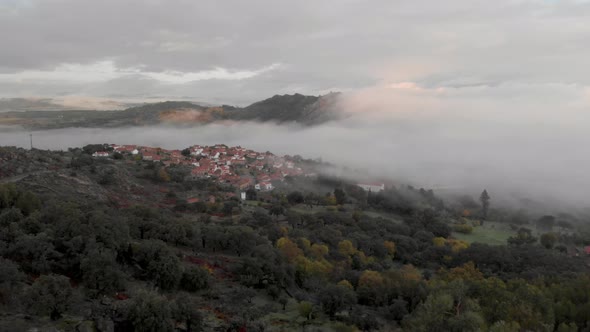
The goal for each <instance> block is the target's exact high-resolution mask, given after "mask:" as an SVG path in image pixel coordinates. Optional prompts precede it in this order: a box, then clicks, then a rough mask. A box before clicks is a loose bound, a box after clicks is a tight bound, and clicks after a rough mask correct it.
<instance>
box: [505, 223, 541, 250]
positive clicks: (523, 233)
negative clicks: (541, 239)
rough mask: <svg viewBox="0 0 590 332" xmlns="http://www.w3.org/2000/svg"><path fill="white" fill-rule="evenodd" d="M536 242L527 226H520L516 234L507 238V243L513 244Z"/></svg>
mask: <svg viewBox="0 0 590 332" xmlns="http://www.w3.org/2000/svg"><path fill="white" fill-rule="evenodd" d="M535 242H537V238H536V237H534V236H533V234H532V232H531V230H530V229H528V228H524V227H521V228H519V229H518V231H517V232H516V236H511V237H509V238H508V244H510V245H513V246H521V245H528V244H533V243H535Z"/></svg>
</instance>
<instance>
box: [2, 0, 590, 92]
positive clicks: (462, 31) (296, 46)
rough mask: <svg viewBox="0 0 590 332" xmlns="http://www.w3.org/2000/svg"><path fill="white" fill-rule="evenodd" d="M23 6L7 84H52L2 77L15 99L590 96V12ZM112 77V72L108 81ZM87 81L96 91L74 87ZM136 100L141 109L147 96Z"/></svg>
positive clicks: (15, 24)
mask: <svg viewBox="0 0 590 332" xmlns="http://www.w3.org/2000/svg"><path fill="white" fill-rule="evenodd" d="M21 3H22V2H15V1H7V2H4V3H3V4H4V8H8V9H6V10H4V11H2V10H1V9H0V12H2V14H0V15H3V16H2V19H1V20H0V40H2V50H3V51H2V52H0V73H2V74H5V75H16V74H17V73H21V75H24V74H23V73H28V75H33V74H34V75H33V76H35V77H37V76H39V75H49V77H48V78H50V79H52V81H51V83H47V84H39V83H38V82H35V81H33V80H26V81H23V80H22V79H19V77H18V75H16V76H4V77H5V80H6V79H7V78H8V79H10V82H7V81H5V82H4V85H6V86H7V89H3V94H4V96H6V97H9V95H8V94H9V93H15V94H16V93H19V94H23V93H24V92H26V93H29V94H33V95H42V96H52V95H55V94H56V93H61V94H80V92H81V91H83V90H86V89H87V87H86V84H87V83H88V82H89V81H90V80H94V79H96V78H99V79H102V80H103V81H102V82H103V83H104V85H108V84H109V82H110V81H108V80H105V79H106V78H111V80H112V81H116V80H117V79H119V78H120V77H121V76H120V75H122V74H124V73H122V72H121V71H125V70H127V71H129V72H131V74H133V73H135V72H137V71H140V72H142V73H143V72H145V73H151V76H152V77H154V79H156V78H157V79H161V80H163V81H165V82H166V84H175V85H174V87H163V88H162V91H163V92H165V93H166V95H167V96H168V97H170V98H171V99H173V98H174V97H178V96H181V95H185V94H186V93H185V91H188V90H190V88H191V84H192V83H193V82H194V81H193V80H194V79H195V78H196V79H202V78H207V77H222V78H224V79H225V78H227V77H232V78H241V79H242V80H243V81H244V82H242V83H243V84H242V87H244V86H246V87H247V90H251V91H258V93H257V94H251V93H249V92H246V93H244V94H242V93H241V89H238V88H235V89H230V91H228V92H227V94H226V95H224V96H220V95H216V96H215V97H217V98H219V99H224V100H232V99H235V100H239V101H244V100H246V101H248V102H254V101H256V100H257V99H258V98H260V97H261V96H269V95H273V94H275V93H277V92H279V91H285V90H288V89H293V90H295V89H297V90H300V91H309V92H310V93H314V94H317V93H319V92H322V91H326V90H329V89H333V88H338V89H343V90H351V89H357V88H359V87H361V88H366V87H368V86H370V85H372V84H373V83H374V82H375V81H380V82H384V83H396V82H404V81H406V82H416V83H418V84H420V85H422V86H430V87H435V86H436V87H460V86H465V85H474V84H475V85H477V84H501V83H509V82H516V83H518V82H521V83H528V84H542V83H558V84H559V83H567V84H580V85H589V84H590V76H589V75H587V74H586V73H585V72H584V70H580V69H581V68H585V65H586V62H587V60H586V59H588V58H589V57H590V45H588V43H586V42H585V41H587V40H588V39H589V38H590V26H589V25H588V24H586V18H587V16H588V14H590V3H588V2H579V1H554V2H548V1H543V0H529V1H520V0H503V1H496V2H489V1H483V0H453V1H447V2H445V3H444V4H433V3H432V2H431V1H425V0H418V1H411V2H408V1H390V0H376V1H373V2H372V3H371V6H367V5H366V4H365V3H363V2H362V1H356V0H344V1H341V0H326V1H322V3H311V2H309V1H298V2H295V3H290V4H289V5H288V6H285V5H283V4H278V3H276V2H275V1H270V0H252V1H248V2H247V3H245V2H243V1H236V0H230V1H224V2H219V1H208V0H206V1H198V2H192V1H185V0H177V1H160V0H150V1H147V2H146V1H139V0H131V1H125V2H121V1H115V0H104V1H85V0H76V1H74V0H57V1H35V0H30V1H27V2H26V5H23V4H21ZM113 8H115V9H116V10H113ZM4 14H6V15H4ZM14 31H18V34H15V33H14ZM105 61H111V62H112V63H109V62H106V63H105ZM75 64H81V65H75ZM272 64H281V67H280V68H272V69H273V70H271V71H272V72H273V75H264V74H266V73H268V72H265V73H259V72H258V71H260V70H262V71H264V70H265V68H266V69H269V66H272ZM102 65H106V66H110V65H112V68H106V70H105V71H104V72H98V73H97V72H96V70H98V69H104V68H101V66H102ZM68 66H69V67H68ZM71 66H81V67H76V68H72V67H71ZM92 66H94V68H84V67H92ZM96 67H98V68H96ZM56 68H58V69H61V71H60V70H57V71H56ZM86 69H92V70H90V72H87V71H84V70H86ZM111 69H112V70H111ZM279 69H280V70H279ZM76 70H77V71H79V72H83V73H85V74H84V75H85V76H87V78H79V77H76V75H75V74H73V72H76ZM109 70H110V71H109ZM128 74H129V73H128ZM252 75H254V76H252ZM25 76H26V75H25ZM72 76H74V77H72ZM146 77H147V78H150V77H149V75H148V76H142V75H136V76H131V77H130V80H131V79H135V80H136V81H137V82H138V83H137V84H140V83H139V81H141V80H142V79H146ZM259 77H264V78H265V79H264V80H260V79H257V78H259ZM60 78H61V79H60ZM65 78H67V79H68V82H65V81H64V80H63V79H65ZM55 79H57V80H55ZM72 79H75V80H74V82H77V83H71V82H72V81H71V80H72ZM93 82H94V81H93ZM113 84H116V82H113ZM103 90H109V89H108V88H105V89H103ZM193 91H194V90H193ZM205 92H206V91H205ZM86 93H87V94H90V95H93V96H98V97H105V95H99V93H98V92H92V91H90V92H86ZM130 93H131V94H132V95H134V96H135V95H137V94H139V93H141V90H140V89H138V90H135V91H130ZM193 93H196V92H193ZM199 93H200V91H199ZM163 94H164V93H161V94H160V95H163ZM199 97H200V96H199ZM201 99H202V98H201Z"/></svg>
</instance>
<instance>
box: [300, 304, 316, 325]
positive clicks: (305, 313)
mask: <svg viewBox="0 0 590 332" xmlns="http://www.w3.org/2000/svg"><path fill="white" fill-rule="evenodd" d="M297 311H298V312H299V315H300V316H301V317H303V318H305V320H306V321H309V320H311V318H312V314H313V304H312V303H311V302H308V301H301V302H299V304H298V305H297Z"/></svg>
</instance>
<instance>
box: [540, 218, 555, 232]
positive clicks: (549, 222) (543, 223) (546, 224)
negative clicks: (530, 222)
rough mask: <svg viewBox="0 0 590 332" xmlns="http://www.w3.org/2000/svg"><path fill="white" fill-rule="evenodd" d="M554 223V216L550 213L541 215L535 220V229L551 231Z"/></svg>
mask: <svg viewBox="0 0 590 332" xmlns="http://www.w3.org/2000/svg"><path fill="white" fill-rule="evenodd" d="M554 224H555V217H554V216H551V215H546V216H542V217H541V218H539V220H537V229H539V230H542V231H548V232H550V231H552V230H553V225H554Z"/></svg>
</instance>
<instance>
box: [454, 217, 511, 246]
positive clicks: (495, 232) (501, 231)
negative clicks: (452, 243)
mask: <svg viewBox="0 0 590 332" xmlns="http://www.w3.org/2000/svg"><path fill="white" fill-rule="evenodd" d="M512 235H514V231H512V230H510V228H509V226H508V225H507V224H503V223H498V222H493V221H487V222H485V223H484V226H477V227H473V233H471V234H462V233H457V232H453V237H454V238H456V239H459V240H463V241H467V242H469V243H474V242H479V243H485V244H491V245H502V244H506V240H508V238H509V237H510V236H512Z"/></svg>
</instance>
